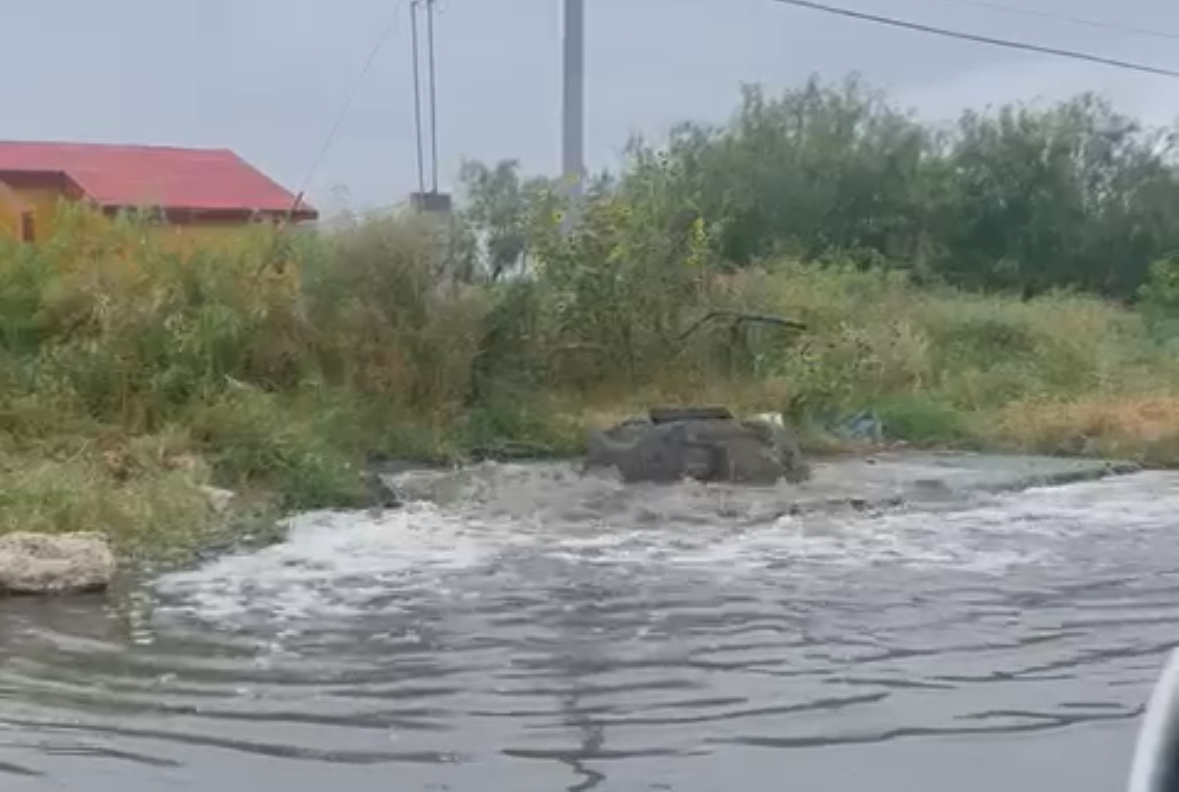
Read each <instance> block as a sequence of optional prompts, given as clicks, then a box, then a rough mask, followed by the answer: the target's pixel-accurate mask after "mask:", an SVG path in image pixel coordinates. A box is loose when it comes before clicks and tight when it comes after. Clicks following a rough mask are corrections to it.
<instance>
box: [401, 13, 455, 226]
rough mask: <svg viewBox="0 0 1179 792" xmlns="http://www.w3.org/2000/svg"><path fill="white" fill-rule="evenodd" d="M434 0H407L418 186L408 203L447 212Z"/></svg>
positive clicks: (449, 204) (422, 208)
mask: <svg viewBox="0 0 1179 792" xmlns="http://www.w3.org/2000/svg"><path fill="white" fill-rule="evenodd" d="M435 3H436V0H411V2H410V4H409V22H410V25H411V29H412V34H411V35H412V38H411V53H410V54H411V55H412V56H413V109H414V126H415V127H416V129H417V155H418V190H417V192H414V193H411V194H410V204H411V205H412V206H413V207H414V208H416V209H417V210H418V211H421V212H426V213H430V214H438V215H448V214H450V211H451V196H450V194H449V193H442V192H439V191H438V90H437V88H436V87H435V80H436V78H437V69H436V67H435V57H434V11H435V8H434V6H435ZM422 6H425V12H426V59H427V64H426V65H427V70H428V71H427V81H428V86H427V93H426V98H427V100H428V102H429V114H430V125H429V126H430V180H429V182H427V181H426V162H425V160H426V155H425V141H424V135H425V131H424V129H423V120H422V70H421V63H420V61H421V47H420V45H419V44H418V27H419V25H418V10H419V9H420V8H421V7H422Z"/></svg>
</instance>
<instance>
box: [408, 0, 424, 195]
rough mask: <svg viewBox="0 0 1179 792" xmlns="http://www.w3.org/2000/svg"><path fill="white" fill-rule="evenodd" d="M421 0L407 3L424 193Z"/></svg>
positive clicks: (422, 191) (421, 187)
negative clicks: (419, 18) (419, 8)
mask: <svg viewBox="0 0 1179 792" xmlns="http://www.w3.org/2000/svg"><path fill="white" fill-rule="evenodd" d="M419 2H421V0H413V2H411V3H410V4H409V24H410V27H411V31H410V41H411V42H412V44H411V46H412V50H413V116H414V126H415V127H416V129H417V143H418V192H419V193H421V194H423V195H424V194H425V192H426V163H425V152H424V151H423V150H422V77H421V67H420V66H419V65H418V61H419V60H420V56H419V54H418V3H419Z"/></svg>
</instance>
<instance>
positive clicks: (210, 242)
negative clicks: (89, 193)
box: [0, 185, 256, 248]
mask: <svg viewBox="0 0 1179 792" xmlns="http://www.w3.org/2000/svg"><path fill="white" fill-rule="evenodd" d="M4 186H8V185H4ZM10 189H11V193H12V196H13V197H15V198H16V199H17V200H19V201H20V202H23V203H24V204H25V205H26V206H27V207H29V208H31V209H32V210H33V212H34V215H35V218H36V241H38V242H41V241H45V240H47V239H49V238H50V237H51V236H52V235H53V231H54V227H55V219H56V217H57V212H58V209H59V207H60V206H61V205H62V203H63V202H65V201H68V200H69V199H68V197H67V196H66V194H65V192H64V191H63V190H61V189H57V188H53V187H43V186H37V187H33V186H26V185H17V186H10ZM3 197H4V196H2V195H0V199H2V198H3ZM11 203H13V202H12V201H9V202H6V201H4V200H0V234H4V235H6V236H8V235H11V236H13V237H15V238H18V239H19V238H20V215H19V211H18V209H17V207H15V206H11V205H9V204H11ZM254 225H255V224H253V223H244V222H241V221H236V220H201V221H197V222H193V223H185V224H175V225H170V224H163V225H158V226H149V227H148V228H149V229H150V231H149V233H150V234H151V235H152V236H153V237H154V240H153V241H158V242H164V243H169V244H176V245H177V246H178V247H181V248H185V247H190V246H192V245H200V246H202V247H206V246H217V245H220V244H231V243H232V242H234V240H236V239H238V238H239V237H240V235H241V234H242V233H243V232H245V231H247V230H256V229H255V228H254Z"/></svg>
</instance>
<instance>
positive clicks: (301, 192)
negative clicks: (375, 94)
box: [287, 0, 404, 215]
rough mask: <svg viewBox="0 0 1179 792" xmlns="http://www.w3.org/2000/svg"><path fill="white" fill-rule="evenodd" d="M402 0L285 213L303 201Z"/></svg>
mask: <svg viewBox="0 0 1179 792" xmlns="http://www.w3.org/2000/svg"><path fill="white" fill-rule="evenodd" d="M403 1H404V0H399V2H398V3H397V4H396V5H395V6H394V7H393V13H392V14H391V15H390V16H389V21H388V22H387V23H386V24H385V27H384V28H383V29H382V30H381V32H380V33H379V34H378V35H377V40H376V42H375V43H374V44H373V48H372V50H370V51H369V53H368V59H367V60H365V62H364V66H363V67H362V68H361V70H360V74H359V75H357V77H356V80H355V81H354V82H353V83H352V90H351V91H349V93H348V96H347V97H346V98H345V100H344V104H343V106H341V107H340V112H339V114H337V115H336V120H335V123H333V124H332V127H331V129H330V130H329V131H328V134H327V137H326V138H324V141H323V146H322V147H321V148H320V150H319V154H318V155H317V156H316V157H315V159H314V160H312V162H311V168H310V169H309V170H308V171H307V176H306V177H305V178H304V179H303V184H302V186H300V187H299V192H297V193H296V194H295V200H294V202H292V204H291V209H290V211H289V212H288V213H287V214H288V215H294V213H295V211H296V210H297V209H298V208H299V204H301V203H303V196H304V195H305V194H306V192H307V188H308V187H309V186H310V185H311V180H312V179H313V178H314V177H315V172H316V171H317V170H319V166H320V165H321V164H323V160H324V157H326V156H327V153H328V151H329V150H330V149H331V147H332V143H334V142H335V140H336V135H338V134H339V132H340V128H341V127H342V126H343V124H344V119H345V118H346V117H347V115H348V112H349V111H350V110H351V109H352V102H353V101H355V99H356V94H357V93H358V92H359V90H360V84H361V83H362V82H364V78H365V77H366V76H368V73H369V71H370V70H371V69H372V67H373V63H374V62H375V61H376V59H377V54H378V53H380V51H381V48H382V47H384V46H385V42H386V41H387V40H388V39H389V36H391V35H392V34H393V31H394V30H395V29H396V28H397V19H398V17H399V16H400V14H401V5H402V2H403Z"/></svg>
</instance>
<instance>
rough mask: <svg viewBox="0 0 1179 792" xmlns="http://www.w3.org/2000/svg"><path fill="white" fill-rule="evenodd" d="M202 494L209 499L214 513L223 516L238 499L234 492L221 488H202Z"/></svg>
mask: <svg viewBox="0 0 1179 792" xmlns="http://www.w3.org/2000/svg"><path fill="white" fill-rule="evenodd" d="M201 492H203V493H204V494H205V497H206V498H208V499H209V505H210V506H212V507H213V511H215V512H217V513H218V514H222V513H223V512H225V511H226V510H228V509H229V507H230V504H232V503H233V499H234V497H236V496H235V495H234V493H233V491H232V490H227V489H220V488H219V487H208V486H202V487H201Z"/></svg>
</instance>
